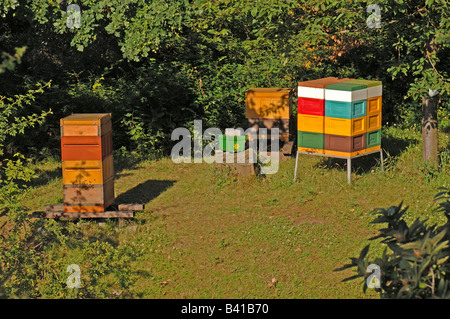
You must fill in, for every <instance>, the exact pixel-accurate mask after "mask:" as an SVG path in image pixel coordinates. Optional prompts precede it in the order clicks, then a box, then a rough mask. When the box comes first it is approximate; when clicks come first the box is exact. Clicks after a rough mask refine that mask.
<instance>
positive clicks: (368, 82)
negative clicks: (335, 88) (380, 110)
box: [347, 79, 382, 88]
mask: <svg viewBox="0 0 450 319" xmlns="http://www.w3.org/2000/svg"><path fill="white" fill-rule="evenodd" d="M347 83H356V84H365V85H366V86H367V87H368V88H369V87H374V86H379V85H382V82H381V81H374V80H363V79H354V80H349V81H347Z"/></svg>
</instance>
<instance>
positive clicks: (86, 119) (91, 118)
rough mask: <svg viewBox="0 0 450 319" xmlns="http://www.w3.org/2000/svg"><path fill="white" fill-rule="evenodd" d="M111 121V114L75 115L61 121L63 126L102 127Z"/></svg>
mask: <svg viewBox="0 0 450 319" xmlns="http://www.w3.org/2000/svg"><path fill="white" fill-rule="evenodd" d="M109 121H111V114H110V113H75V114H72V115H69V116H66V117H64V118H62V119H61V120H60V124H61V125H100V124H103V123H106V122H109Z"/></svg>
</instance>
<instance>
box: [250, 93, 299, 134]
mask: <svg viewBox="0 0 450 319" xmlns="http://www.w3.org/2000/svg"><path fill="white" fill-rule="evenodd" d="M292 97H293V91H292V89H288V88H250V89H248V91H247V92H246V94H245V117H246V119H247V122H248V123H247V124H248V126H249V127H254V128H255V129H256V130H257V131H258V129H259V128H267V129H272V128H278V129H279V138H280V141H283V142H288V141H289V135H290V125H289V124H290V119H291V115H292Z"/></svg>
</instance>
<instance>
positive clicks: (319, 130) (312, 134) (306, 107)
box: [297, 77, 348, 154]
mask: <svg viewBox="0 0 450 319" xmlns="http://www.w3.org/2000/svg"><path fill="white" fill-rule="evenodd" d="M345 80H348V79H338V78H336V77H328V78H323V79H317V80H312V81H305V82H300V83H299V84H298V93H297V96H298V114H297V144H298V151H299V152H308V153H316V154H324V150H325V87H326V86H327V85H331V84H335V83H339V82H342V81H345Z"/></svg>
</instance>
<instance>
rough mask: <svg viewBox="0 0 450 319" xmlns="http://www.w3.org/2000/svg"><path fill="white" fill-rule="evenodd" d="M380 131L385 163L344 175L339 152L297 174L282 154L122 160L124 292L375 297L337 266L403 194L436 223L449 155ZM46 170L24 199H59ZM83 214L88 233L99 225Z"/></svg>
mask: <svg viewBox="0 0 450 319" xmlns="http://www.w3.org/2000/svg"><path fill="white" fill-rule="evenodd" d="M440 138H441V142H440V143H441V144H440V145H445V143H448V136H446V135H445V134H441V136H440ZM383 139H384V140H383V141H384V144H385V145H386V152H385V162H384V167H385V170H384V172H383V171H382V170H381V169H380V162H379V157H378V156H377V154H374V155H370V156H366V157H361V158H359V159H356V160H354V161H352V184H351V185H347V180H346V161H345V160H338V159H333V160H332V161H331V166H328V163H327V159H326V158H322V157H316V156H308V155H301V156H300V157H299V163H298V171H297V180H296V181H294V180H293V176H294V165H295V158H291V159H288V160H286V161H281V162H280V167H279V171H278V172H277V173H276V174H273V175H267V176H265V177H264V176H258V177H256V176H253V177H250V178H242V177H236V176H233V175H232V174H230V173H229V172H227V170H222V169H220V168H219V167H218V165H210V164H206V163H202V164H194V163H191V164H175V163H173V162H172V161H171V159H170V158H166V159H162V160H155V161H143V162H140V163H137V164H135V165H132V166H130V167H129V168H127V167H126V166H123V165H122V166H121V169H120V170H119V171H117V172H116V182H115V191H116V198H117V200H118V201H120V202H140V203H143V204H145V210H144V211H142V212H137V213H136V218H135V219H134V220H129V221H127V222H126V223H125V226H124V227H122V228H116V230H115V234H114V238H115V240H116V241H117V242H118V244H119V245H131V246H133V247H139V248H140V249H139V251H140V252H141V253H140V254H139V256H136V258H135V260H133V262H132V263H130V264H129V267H130V268H131V269H132V270H133V273H134V274H135V277H134V282H133V284H132V285H131V288H130V291H129V292H128V294H127V295H128V296H135V297H138V298H376V297H377V294H376V293H375V292H374V291H368V293H367V294H363V292H362V285H361V280H356V281H350V282H342V280H343V279H344V278H347V277H349V276H351V275H353V272H352V270H351V269H347V270H345V271H342V272H335V271H334V269H336V268H339V267H341V266H342V265H343V264H346V263H348V262H349V258H350V257H356V256H358V255H359V252H360V250H361V249H362V248H363V247H364V246H365V245H367V244H368V243H371V246H372V248H371V251H370V254H381V251H382V249H383V248H384V247H383V246H382V245H379V244H377V242H376V241H375V242H373V241H369V238H370V237H372V236H374V235H376V234H377V230H378V228H380V227H382V225H373V224H371V223H370V222H371V221H372V220H373V218H374V215H373V214H372V213H371V212H372V211H373V210H374V209H376V208H378V207H389V206H391V205H397V204H399V203H400V202H401V201H404V205H409V206H410V211H409V212H408V217H407V218H410V219H411V220H413V219H415V218H421V219H425V218H429V219H430V222H433V223H440V222H442V221H443V216H439V215H438V214H436V213H435V212H434V211H433V207H435V204H434V203H433V197H434V195H435V194H436V192H437V189H438V187H440V186H449V185H450V180H449V174H448V173H449V172H448V165H446V164H445V163H444V165H442V168H441V171H440V172H429V171H427V170H426V169H425V168H424V167H423V165H422V162H421V142H420V135H419V134H417V132H415V131H414V132H413V131H411V132H406V133H405V131H404V130H400V129H397V128H389V129H386V130H385V131H384V134H383ZM46 165H48V170H50V171H52V170H54V169H59V168H58V167H57V163H53V164H46ZM52 165H53V166H54V165H56V166H55V167H56V168H55V167H53V166H52ZM52 167H53V168H52ZM45 170H46V169H45V165H44V167H41V171H45ZM46 174H47V175H48V176H50V175H51V174H48V173H46ZM51 176H52V178H51V179H49V180H48V182H47V183H38V184H36V185H34V186H33V187H32V188H31V189H30V190H29V192H27V194H26V196H25V197H24V201H23V202H24V203H26V204H27V206H28V207H29V208H30V210H39V209H42V205H44V204H50V203H53V202H61V201H62V185H61V179H60V177H58V176H56V175H55V174H53V175H51ZM41 180H42V178H41ZM58 192H59V193H58ZM58 194H59V195H58ZM89 223H92V227H93V228H92V227H91V230H90V231H91V232H92V229H95V227H100V226H99V225H98V223H97V222H96V221H90V222H89ZM141 247H142V248H141ZM60 249H67V248H65V247H61V248H60ZM82 271H83V270H82Z"/></svg>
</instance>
